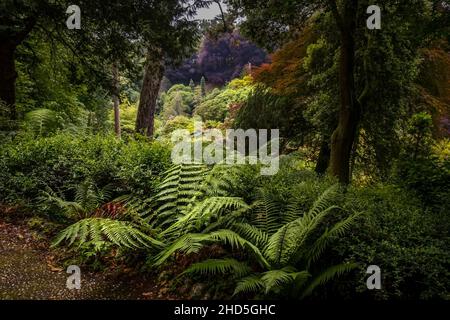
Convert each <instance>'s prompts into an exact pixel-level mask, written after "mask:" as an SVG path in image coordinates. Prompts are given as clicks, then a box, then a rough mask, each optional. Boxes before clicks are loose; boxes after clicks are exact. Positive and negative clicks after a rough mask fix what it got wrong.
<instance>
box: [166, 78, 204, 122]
mask: <svg viewBox="0 0 450 320" xmlns="http://www.w3.org/2000/svg"><path fill="white" fill-rule="evenodd" d="M195 99H196V94H195V91H193V90H192V88H191V87H189V86H184V85H182V84H177V85H174V86H173V87H172V88H170V89H169V91H167V92H166V93H163V94H162V95H161V104H162V116H163V118H164V119H170V118H173V117H176V116H186V115H189V114H191V113H192V110H193V108H194V101H195Z"/></svg>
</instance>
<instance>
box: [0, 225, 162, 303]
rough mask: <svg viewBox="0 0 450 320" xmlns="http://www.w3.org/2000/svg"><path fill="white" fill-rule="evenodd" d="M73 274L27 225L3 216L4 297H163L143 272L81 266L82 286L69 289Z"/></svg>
mask: <svg viewBox="0 0 450 320" xmlns="http://www.w3.org/2000/svg"><path fill="white" fill-rule="evenodd" d="M68 276H69V274H67V273H66V272H65V270H63V269H62V268H59V267H58V266H55V263H54V262H53V256H52V255H51V252H50V251H49V249H48V244H47V243H46V242H45V241H44V240H42V239H38V238H37V236H36V234H34V233H33V232H31V231H30V230H29V229H28V228H27V227H26V226H21V225H15V224H14V225H13V224H11V223H6V222H2V221H1V220H0V300H2V299H3V300H4V299H39V300H49V299H50V300H66V299H69V300H73V299H95V300H102V299H116V300H130V299H131V300H137V299H161V298H167V297H163V296H161V294H160V289H159V288H157V286H156V285H154V283H152V281H151V280H148V279H144V278H143V277H142V276H141V275H134V276H130V275H128V274H116V275H106V274H102V273H90V272H84V271H83V270H81V289H80V290H69V289H67V288H66V281H67V277H68Z"/></svg>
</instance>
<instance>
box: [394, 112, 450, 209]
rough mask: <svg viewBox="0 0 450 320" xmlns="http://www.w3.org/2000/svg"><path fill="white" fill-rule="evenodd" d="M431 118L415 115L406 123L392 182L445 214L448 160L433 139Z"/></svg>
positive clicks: (449, 205)
mask: <svg viewBox="0 0 450 320" xmlns="http://www.w3.org/2000/svg"><path fill="white" fill-rule="evenodd" d="M432 125H433V124H432V118H431V116H430V115H429V114H427V113H418V114H415V115H414V116H413V117H412V118H411V119H410V122H409V126H408V131H407V135H406V136H405V141H404V146H403V152H402V154H401V157H400V159H399V161H398V162H397V166H396V167H395V170H394V177H393V178H394V181H396V182H397V183H398V184H399V185H402V186H404V187H406V188H407V189H409V190H411V191H413V192H415V193H416V194H417V196H418V197H419V198H421V199H422V201H423V202H424V203H426V204H427V205H428V206H429V207H432V208H433V209H434V210H435V211H440V212H443V213H444V214H445V213H446V212H448V210H449V209H450V200H449V197H448V190H449V188H450V182H449V181H450V160H449V159H448V157H445V156H444V157H443V156H442V154H445V152H446V149H447V152H448V146H447V148H446V146H445V143H442V144H441V146H442V147H441V148H437V147H434V145H439V144H438V143H435V142H434V141H433V139H432Z"/></svg>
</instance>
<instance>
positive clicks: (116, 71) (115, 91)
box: [112, 64, 121, 138]
mask: <svg viewBox="0 0 450 320" xmlns="http://www.w3.org/2000/svg"><path fill="white" fill-rule="evenodd" d="M112 75H113V103H114V132H115V133H116V136H117V137H118V138H120V136H121V130H120V109H119V107H120V98H119V97H120V83H119V69H118V68H117V65H116V64H114V65H113V67H112Z"/></svg>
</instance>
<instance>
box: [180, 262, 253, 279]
mask: <svg viewBox="0 0 450 320" xmlns="http://www.w3.org/2000/svg"><path fill="white" fill-rule="evenodd" d="M250 272H251V268H250V267H249V266H248V265H247V264H245V263H243V262H239V261H237V260H235V259H210V260H206V261H203V262H199V263H195V264H193V265H191V266H190V267H189V268H188V269H186V270H185V271H184V272H183V273H182V275H184V274H198V275H216V274H222V275H225V274H228V273H231V274H232V275H233V276H234V277H243V276H246V275H248V274H249V273H250Z"/></svg>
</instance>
